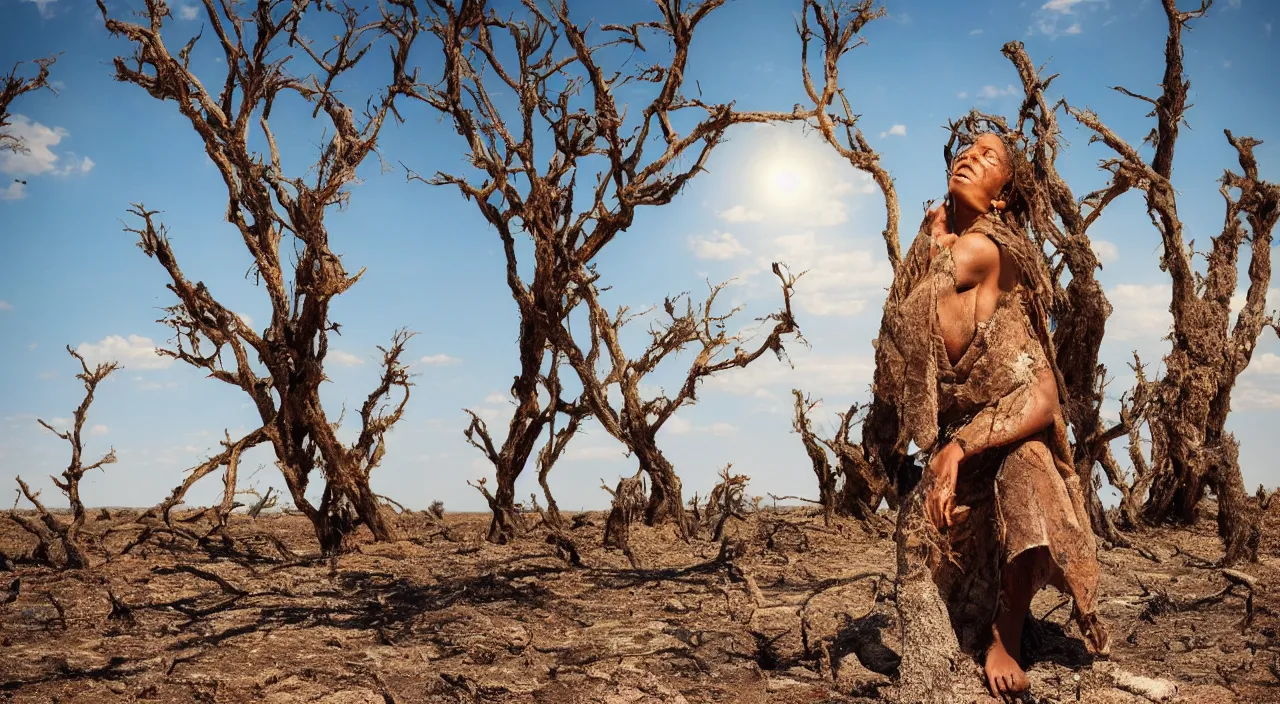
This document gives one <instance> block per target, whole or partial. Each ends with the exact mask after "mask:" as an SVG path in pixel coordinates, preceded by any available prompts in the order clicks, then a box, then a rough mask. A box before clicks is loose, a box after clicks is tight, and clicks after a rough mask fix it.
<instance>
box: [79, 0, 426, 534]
mask: <svg viewBox="0 0 1280 704" xmlns="http://www.w3.org/2000/svg"><path fill="white" fill-rule="evenodd" d="M203 4H204V11H205V14H206V19H207V22H208V25H207V26H208V27H209V28H211V30H212V31H213V33H214V35H215V37H216V40H217V43H218V46H219V47H220V48H221V49H222V52H223V57H224V59H225V62H226V76H225V79H224V80H223V82H222V87H221V90H220V91H219V92H218V93H217V94H216V95H215V94H213V93H211V92H209V90H208V89H207V88H206V87H205V84H204V83H203V82H201V81H200V80H198V79H197V77H196V74H195V73H194V72H193V71H192V70H191V68H190V67H189V65H188V59H189V57H190V54H191V50H192V48H193V47H194V46H195V43H196V41H197V40H198V39H199V35H197V36H196V37H193V38H191V39H190V40H189V41H187V43H186V44H185V45H184V46H183V48H182V49H181V50H180V51H178V52H177V54H176V56H175V55H174V54H173V53H171V52H170V49H169V46H168V45H167V44H166V43H165V42H164V41H163V40H162V38H161V30H162V28H163V25H164V24H165V22H166V20H167V19H169V18H170V12H169V8H168V6H167V5H166V4H165V3H164V2H162V1H161V0H146V9H145V11H144V12H143V15H142V16H143V21H142V22H141V23H133V22H127V21H124V20H120V19H116V18H113V17H111V16H110V15H109V13H108V11H107V9H106V6H105V5H104V4H103V3H102V2H101V1H99V3H98V7H99V9H100V10H101V12H102V16H103V20H104V22H105V24H106V27H107V29H108V30H109V31H110V32H111V33H112V34H113V35H115V36H119V37H123V38H125V39H127V40H128V41H129V42H131V43H132V44H134V45H135V52H134V54H133V56H131V57H118V58H116V59H115V61H114V64H115V69H116V79H117V80H119V81H122V82H126V83H132V84H135V85H137V86H139V87H141V88H143V89H144V90H146V91H147V93H148V94H150V95H151V96H153V97H155V98H157V99H159V100H162V101H169V100H172V101H173V102H174V103H175V104H176V105H177V109H178V113H179V114H180V115H182V117H184V118H186V119H187V120H188V121H189V122H190V123H191V126H192V128H193V129H194V130H195V132H196V134H197V135H198V136H199V137H200V140H201V142H202V143H203V145H204V148H205V153H206V154H208V156H209V158H210V160H211V161H212V163H213V165H214V166H215V167H216V168H217V169H218V172H219V174H220V175H221V176H222V179H223V181H224V182H225V184H226V188H227V215H226V217H227V220H228V221H229V222H230V223H231V224H232V225H233V226H234V227H235V228H236V230H237V231H238V232H239V234H240V235H241V238H242V239H243V241H244V244H245V247H246V249H247V250H248V252H249V254H250V255H252V257H253V261H254V263H253V267H252V269H251V270H250V271H251V273H252V274H253V276H254V279H255V281H257V282H258V283H260V284H261V285H264V286H265V289H266V292H267V295H268V297H269V299H270V303H271V309H272V314H271V320H270V322H269V323H268V324H267V327H266V329H265V330H263V331H262V332H261V333H259V332H257V331H255V330H252V329H250V328H249V326H248V325H246V324H245V323H244V321H243V320H242V319H241V318H240V317H239V316H238V315H236V314H235V313H234V312H232V311H231V310H230V309H229V308H227V307H226V306H224V305H223V304H221V303H219V302H218V301H217V300H216V299H215V298H214V296H213V295H212V293H211V292H210V291H209V289H208V288H207V287H206V286H205V285H204V284H203V283H202V282H199V281H195V282H193V281H191V280H189V279H188V278H187V276H186V275H185V274H184V273H183V271H182V268H181V267H180V266H179V264H178V261H177V259H176V257H175V254H174V251H173V249H172V248H171V247H170V243H169V238H168V237H167V233H166V230H165V228H164V226H163V225H158V224H157V223H156V222H155V218H154V216H155V214H156V211H151V210H147V209H146V208H145V207H143V206H141V205H136V206H135V207H134V208H132V209H131V211H130V212H131V213H132V214H133V215H135V216H136V217H137V218H138V220H139V221H140V223H139V225H138V226H136V227H127V228H126V229H127V231H129V232H133V233H135V234H137V235H138V237H139V242H138V245H139V247H141V248H142V251H143V252H144V253H145V254H146V255H147V256H148V257H151V258H153V259H155V260H156V261H157V262H158V263H159V264H160V265H161V266H162V267H164V269H165V272H166V273H167V275H168V278H169V279H170V283H169V284H168V288H169V289H170V290H171V291H173V293H174V294H175V295H176V296H177V298H178V300H179V302H178V303H177V304H176V305H174V306H172V307H170V308H168V309H167V315H166V317H165V319H164V320H163V322H165V323H166V324H168V325H170V326H172V327H173V329H174V332H175V339H174V343H173V344H174V347H173V348H172V349H167V350H162V353H163V354H167V355H169V356H171V357H174V358H176V359H179V360H181V361H183V362H186V363H188V364H190V365H192V366H194V367H196V368H199V369H203V370H205V371H207V372H208V373H209V375H210V376H212V377H213V378H215V379H218V380H220V381H222V382H224V383H228V384H231V385H233V386H236V387H239V388H240V389H241V390H243V391H244V392H245V393H246V394H248V396H249V398H250V400H251V401H252V402H253V404H254V406H255V408H256V410H257V412H258V415H259V418H260V420H261V423H262V427H261V428H260V429H259V430H256V431H254V432H253V433H250V435H249V436H246V438H244V439H241V440H239V441H231V442H230V446H231V447H239V448H241V449H247V448H248V447H249V446H251V445H253V444H257V442H270V443H271V446H272V448H273V449H274V450H275V455H276V459H277V466H278V467H279V468H280V471H281V473H282V474H283V475H284V479H285V483H286V485H287V486H288V488H289V493H290V494H291V496H292V498H293V503H294V505H295V506H297V508H298V509H299V510H300V511H302V513H303V514H304V515H306V516H307V518H308V519H310V520H311V522H312V524H313V526H314V527H315V532H316V536H317V538H318V539H319V541H320V546H321V549H322V550H323V551H324V552H325V553H326V554H330V555H332V554H336V553H337V551H338V550H340V548H341V546H342V542H343V539H344V537H346V536H347V535H349V534H351V533H352V532H353V531H354V530H355V528H356V527H357V526H358V525H361V524H363V525H365V526H367V527H368V528H369V530H370V531H371V532H372V534H373V536H374V538H375V539H377V540H389V539H391V538H392V537H393V528H392V526H391V524H390V523H389V522H388V520H387V519H386V518H385V517H384V516H383V515H382V511H381V509H380V508H379V505H378V501H377V499H376V497H375V496H374V494H373V491H372V490H371V489H370V487H369V473H370V472H371V471H372V470H373V469H374V468H375V467H376V466H377V465H378V464H379V463H380V462H381V460H382V457H383V454H384V453H385V451H386V445H385V436H386V433H387V431H388V430H389V429H390V428H391V426H392V425H393V424H395V423H396V421H398V420H399V419H400V417H401V415H402V413H403V411H404V407H405V403H406V402H407V401H408V398H409V387H410V386H411V382H410V380H409V374H408V370H407V368H406V367H405V365H404V364H403V363H402V362H401V360H400V357H401V355H402V353H403V352H404V346H405V343H406V342H407V341H408V340H409V338H410V337H411V335H410V334H409V333H407V332H404V331H401V332H398V333H396V334H395V336H394V337H393V339H392V342H391V345H390V346H388V347H386V348H382V352H383V359H382V375H381V379H380V380H379V383H378V386H377V388H375V389H374V390H373V391H372V392H371V393H370V394H369V396H368V398H367V399H366V400H365V401H364V403H363V405H362V407H361V409H360V419H361V428H360V434H359V437H358V439H357V440H356V441H355V443H354V444H352V445H350V446H347V445H345V444H344V443H342V442H340V441H339V440H338V437H337V427H338V425H337V424H335V423H333V422H331V421H330V420H329V418H328V416H327V415H326V413H325V411H324V408H323V406H322V404H321V401H320V393H319V390H320V384H321V383H322V382H323V381H325V375H324V361H325V357H326V354H327V352H328V348H329V333H330V332H337V330H338V324H337V323H334V322H332V321H331V320H330V319H329V306H330V303H331V302H332V301H333V299H334V297H335V296H338V295H341V294H342V293H344V292H346V291H347V290H348V289H350V288H351V287H352V286H353V285H355V283H356V282H357V281H358V280H359V279H360V276H361V275H362V274H363V273H364V272H363V270H362V271H360V272H358V273H356V274H355V275H349V274H348V273H347V272H346V270H345V269H344V267H343V264H342V262H341V260H340V259H339V257H338V256H337V255H336V254H335V253H334V251H333V249H332V248H331V245H330V241H329V233H328V231H327V229H326V228H325V223H324V215H325V211H326V210H327V209H328V208H330V207H332V206H340V205H342V204H344V203H345V202H346V201H347V199H348V197H349V193H348V192H347V191H346V186H348V185H349V184H350V183H351V182H352V181H353V180H354V179H355V178H356V169H357V167H359V165H360V164H361V163H362V162H363V161H364V160H365V158H366V157H368V156H369V154H370V153H372V152H373V151H374V148H375V146H376V142H377V138H378V135H379V133H380V131H381V129H382V126H383V123H384V121H385V120H386V118H387V117H388V115H396V113H395V105H394V103H395V99H396V98H397V97H398V96H400V95H404V94H406V93H407V92H408V91H409V90H410V86H411V85H412V83H413V81H414V80H415V78H416V74H414V75H411V74H409V73H406V69H405V66H406V61H407V59H408V55H409V51H410V48H411V47H412V45H413V42H414V40H415V38H416V37H417V34H418V30H419V25H418V22H417V20H416V13H415V11H414V8H413V7H412V5H411V4H409V3H402V2H396V3H391V4H390V5H388V6H387V7H384V8H383V9H382V10H381V12H380V13H379V14H378V15H377V16H376V17H374V18H372V19H368V18H365V17H362V15H361V13H360V12H358V11H356V10H354V9H351V8H350V7H347V8H344V9H341V10H334V9H333V7H332V6H331V5H329V4H328V3H323V4H315V5H313V4H312V3H310V2H307V1H305V0H296V1H286V0H262V1H261V2H258V3H256V4H255V5H254V7H253V9H251V10H247V9H244V8H242V7H241V6H240V5H239V4H234V3H221V4H219V3H215V2H214V1H213V0H204V3H203ZM326 11H331V12H332V13H333V15H335V17H334V19H335V20H336V21H337V23H338V24H339V25H340V29H339V33H338V34H337V35H335V44H334V45H332V46H331V47H330V48H329V49H328V50H327V51H323V52H321V51H320V50H319V49H317V48H315V47H314V46H313V44H312V42H311V41H310V40H308V39H306V38H304V37H303V35H302V33H301V31H300V25H301V24H302V23H303V20H304V19H305V16H309V15H311V14H324V13H325V12H326ZM242 12H244V13H246V14H240V13H242ZM317 19H323V18H317ZM383 43H386V44H389V48H390V64H391V66H390V72H391V76H390V81H389V83H388V87H387V88H386V90H385V91H384V92H383V93H382V94H381V95H380V96H378V97H376V98H373V99H371V100H370V101H369V106H368V107H367V108H366V110H365V112H364V115H363V119H362V120H359V119H357V117H356V115H355V113H354V111H353V110H352V108H351V107H349V106H348V105H346V104H344V103H343V102H342V101H341V100H339V98H338V96H337V95H335V94H334V93H333V92H332V91H331V88H332V87H333V85H334V83H335V82H336V81H339V80H340V79H343V78H344V77H345V76H346V74H347V73H348V72H349V71H351V69H352V68H353V67H355V66H356V65H357V64H358V62H359V61H360V60H361V59H362V58H363V57H364V56H365V55H366V54H367V53H368V52H369V50H370V49H372V48H373V47H375V46H377V45H379V44H383ZM285 47H288V48H290V49H295V50H297V51H299V52H300V53H302V54H306V56H307V57H309V59H310V60H311V64H310V65H308V66H306V70H309V71H312V73H310V74H309V75H306V76H305V77H299V76H301V74H300V73H299V74H295V73H294V72H292V71H291V70H292V69H297V68H298V63H299V60H298V59H295V58H294V57H293V55H281V52H282V50H283V49H284V48H285ZM295 97H296V98H299V99H301V100H303V101H306V102H308V103H310V104H311V105H312V106H313V107H312V109H311V116H312V118H315V117H317V116H318V115H319V114H321V113H323V114H324V115H325V118H326V119H325V123H326V128H327V130H328V131H330V132H331V136H330V137H329V140H328V143H327V144H325V145H324V146H323V148H322V150H321V154H320V156H319V159H318V161H317V162H316V164H315V165H314V166H313V167H312V169H311V170H310V171H309V172H308V173H310V174H313V175H314V178H313V180H311V181H309V182H308V181H307V180H305V179H304V178H303V177H301V176H299V177H289V176H286V175H285V173H284V172H283V166H282V163H281V157H280V149H279V148H278V145H277V142H276V135H275V133H274V132H273V131H272V129H271V127H270V124H269V119H270V117H271V110H272V107H273V106H274V105H276V103H277V100H278V99H281V98H288V99H293V98H295ZM255 121H256V123H257V127H258V130H257V136H260V137H261V139H262V142H261V143H262V144H265V146H266V149H267V152H266V153H263V152H259V151H255V150H252V149H250V147H249V141H250V134H251V132H252V131H253V126H254V122H255ZM286 235H288V236H289V237H290V238H291V240H292V241H291V242H290V243H289V244H290V245H292V247H293V249H294V252H295V254H296V262H295V263H294V265H293V271H292V272H290V275H286V273H285V270H284V267H285V266H287V265H288V264H287V262H286V259H285V256H284V255H286V254H288V250H287V249H286V250H285V252H284V253H282V251H281V244H282V241H283V240H284V238H285V236H286ZM228 358H231V359H234V365H232V366H224V361H225V360H226V359H228ZM393 394H400V398H399V400H398V402H392V401H391V399H392V396H393ZM315 470H319V472H320V473H321V475H322V476H323V477H324V482H325V488H324V493H323V495H322V497H321V501H320V504H319V505H318V506H316V505H313V504H312V503H311V502H310V501H309V500H308V499H307V498H306V495H305V494H306V490H307V486H308V484H309V481H310V480H311V478H312V473H313V471H315Z"/></svg>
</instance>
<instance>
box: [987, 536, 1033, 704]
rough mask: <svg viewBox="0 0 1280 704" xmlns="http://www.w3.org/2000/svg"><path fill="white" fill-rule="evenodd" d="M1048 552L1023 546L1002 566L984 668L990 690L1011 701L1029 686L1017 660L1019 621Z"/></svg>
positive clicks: (1020, 639) (1019, 656) (1020, 649)
mask: <svg viewBox="0 0 1280 704" xmlns="http://www.w3.org/2000/svg"><path fill="white" fill-rule="evenodd" d="M1047 558H1048V555H1047V554H1046V551H1045V549H1044V548H1043V547H1038V548H1032V549H1030V550H1025V551H1023V552H1022V553H1020V554H1019V555H1018V556H1017V557H1015V558H1014V559H1013V560H1012V561H1011V562H1009V563H1008V564H1006V565H1005V566H1004V569H1003V570H1002V574H1001V586H1000V606H999V609H998V611H997V612H996V619H995V623H994V624H992V629H991V631H992V634H991V635H992V642H991V647H990V649H988V650H987V657H986V663H985V665H984V669H985V671H986V675H987V686H988V687H989V688H990V689H991V693H992V694H993V695H994V696H996V697H1000V698H1002V699H1005V700H1008V701H1012V700H1013V699H1014V698H1016V697H1017V696H1018V695H1019V694H1021V693H1022V692H1025V691H1027V690H1028V689H1030V687H1031V683H1030V681H1028V680H1027V673H1026V672H1024V671H1023V670H1022V667H1021V665H1019V664H1018V660H1019V659H1020V658H1021V657H1022V624H1023V621H1024V619H1025V618H1026V616H1027V611H1028V610H1029V609H1030V608H1031V599H1032V597H1034V596H1035V594H1036V591H1038V590H1039V588H1040V586H1041V585H1040V584H1039V582H1040V581H1041V580H1040V579H1038V578H1037V577H1038V574H1037V573H1038V572H1039V571H1041V569H1040V568H1041V565H1042V561H1043V560H1045V559H1047Z"/></svg>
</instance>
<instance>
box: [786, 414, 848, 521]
mask: <svg viewBox="0 0 1280 704" xmlns="http://www.w3.org/2000/svg"><path fill="white" fill-rule="evenodd" d="M791 393H792V394H793V395H794V396H795V398H796V405H795V417H794V418H792V420H791V427H792V429H793V430H794V431H795V432H796V433H799V435H800V442H801V443H802V444H803V445H804V451H805V454H807V455H809V461H810V462H811V463H812V464H813V473H814V475H815V476H817V478H818V504H819V505H820V506H822V520H823V522H824V523H825V524H826V525H828V526H829V525H831V519H832V517H833V516H834V515H835V511H836V501H837V499H838V498H839V497H837V496H836V473H835V472H834V471H832V468H831V460H830V459H828V457H827V451H826V450H825V449H823V447H822V445H821V444H819V442H818V438H817V436H816V435H815V434H814V432H813V424H812V423H811V422H810V421H809V415H808V414H809V412H810V411H811V410H812V409H813V408H814V407H815V406H816V405H817V403H816V402H813V401H810V400H809V399H807V398H806V397H805V396H804V394H803V393H802V392H801V391H800V389H792V390H791ZM845 486H846V487H847V486H848V484H847V483H846V484H845Z"/></svg>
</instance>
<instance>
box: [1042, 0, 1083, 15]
mask: <svg viewBox="0 0 1280 704" xmlns="http://www.w3.org/2000/svg"><path fill="white" fill-rule="evenodd" d="M1083 1H1084V0H1049V2H1046V3H1045V4H1043V5H1041V6H1040V9H1042V10H1048V11H1049V12H1060V13H1063V14H1071V8H1073V7H1075V6H1076V5H1079V4H1080V3H1081V2H1083Z"/></svg>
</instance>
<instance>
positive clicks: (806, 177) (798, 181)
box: [757, 154, 812, 207]
mask: <svg viewBox="0 0 1280 704" xmlns="http://www.w3.org/2000/svg"><path fill="white" fill-rule="evenodd" d="M805 166H806V165H805V164H804V162H803V161H802V160H800V159H797V158H795V157H793V156H791V155H787V154H771V155H769V156H768V157H766V158H765V159H764V160H762V162H761V163H760V165H759V166H758V167H757V174H758V175H757V184H758V186H757V187H758V188H759V190H760V191H761V193H760V195H761V196H762V197H763V200H764V201H765V202H766V203H768V204H770V205H773V206H777V207H787V206H791V205H795V204H796V202H797V201H798V200H799V199H800V198H801V197H802V196H803V194H804V192H805V190H806V187H807V186H808V185H809V181H810V179H811V178H812V177H811V175H810V170H809V169H806V168H805Z"/></svg>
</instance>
